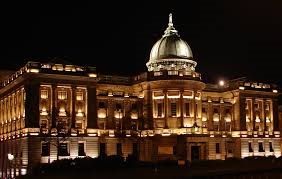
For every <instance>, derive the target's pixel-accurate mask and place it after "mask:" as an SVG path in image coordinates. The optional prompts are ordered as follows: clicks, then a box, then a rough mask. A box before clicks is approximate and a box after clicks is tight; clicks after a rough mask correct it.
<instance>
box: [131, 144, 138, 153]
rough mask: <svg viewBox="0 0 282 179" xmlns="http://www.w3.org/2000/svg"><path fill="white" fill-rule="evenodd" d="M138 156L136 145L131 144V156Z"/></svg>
mask: <svg viewBox="0 0 282 179" xmlns="http://www.w3.org/2000/svg"><path fill="white" fill-rule="evenodd" d="M137 154H138V144H137V143H133V144H132V155H133V156H137Z"/></svg>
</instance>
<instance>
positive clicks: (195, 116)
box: [192, 91, 197, 125]
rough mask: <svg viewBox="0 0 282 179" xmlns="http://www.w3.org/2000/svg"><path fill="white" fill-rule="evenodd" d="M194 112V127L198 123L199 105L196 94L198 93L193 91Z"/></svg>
mask: <svg viewBox="0 0 282 179" xmlns="http://www.w3.org/2000/svg"><path fill="white" fill-rule="evenodd" d="M193 93H194V94H193V110H194V121H192V125H193V124H194V123H195V122H196V121H197V109H196V108H197V105H196V94H197V91H193Z"/></svg>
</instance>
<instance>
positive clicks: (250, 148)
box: [249, 142, 254, 152]
mask: <svg viewBox="0 0 282 179" xmlns="http://www.w3.org/2000/svg"><path fill="white" fill-rule="evenodd" d="M249 152H254V150H253V146H252V142H249Z"/></svg>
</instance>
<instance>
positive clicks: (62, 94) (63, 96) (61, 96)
mask: <svg viewBox="0 0 282 179" xmlns="http://www.w3.org/2000/svg"><path fill="white" fill-rule="evenodd" d="M58 99H60V100H65V99H67V92H66V91H58Z"/></svg>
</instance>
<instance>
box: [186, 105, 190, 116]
mask: <svg viewBox="0 0 282 179" xmlns="http://www.w3.org/2000/svg"><path fill="white" fill-rule="evenodd" d="M185 116H190V104H189V103H185Z"/></svg>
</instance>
